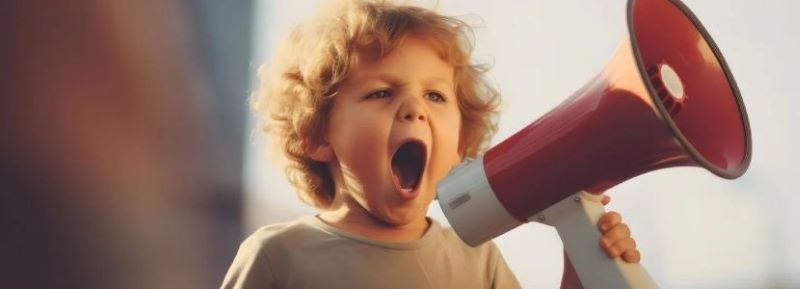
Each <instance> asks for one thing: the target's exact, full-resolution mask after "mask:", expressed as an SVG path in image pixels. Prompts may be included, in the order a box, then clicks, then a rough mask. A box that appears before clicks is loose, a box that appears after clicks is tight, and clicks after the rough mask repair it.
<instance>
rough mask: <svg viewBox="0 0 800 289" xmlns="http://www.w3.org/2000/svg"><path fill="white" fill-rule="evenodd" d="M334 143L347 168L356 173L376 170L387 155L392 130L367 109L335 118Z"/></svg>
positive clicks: (332, 129) (332, 141) (333, 126)
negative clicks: (369, 113)
mask: <svg viewBox="0 0 800 289" xmlns="http://www.w3.org/2000/svg"><path fill="white" fill-rule="evenodd" d="M331 120H332V121H331V126H332V127H331V130H330V135H329V136H330V142H331V146H332V147H333V151H334V154H335V155H336V158H337V160H338V161H339V163H340V165H341V166H342V168H343V169H345V170H347V171H348V172H349V173H352V174H355V175H356V176H362V175H364V174H369V173H370V172H372V173H374V172H376V166H381V165H384V164H381V162H382V161H381V160H382V159H383V158H381V156H383V155H385V154H386V147H387V146H388V144H387V143H386V142H387V140H388V137H387V135H388V132H387V128H386V127H385V125H382V124H381V123H382V122H381V121H380V120H378V119H375V118H373V117H370V116H369V115H365V114H364V113H363V112H361V113H359V114H356V113H352V112H351V113H350V114H348V115H345V116H341V117H337V118H332V119H331Z"/></svg>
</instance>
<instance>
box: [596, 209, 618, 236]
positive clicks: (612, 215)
mask: <svg viewBox="0 0 800 289" xmlns="http://www.w3.org/2000/svg"><path fill="white" fill-rule="evenodd" d="M621 222H622V215H620V214H619V213H617V212H614V211H611V212H608V213H606V214H605V215H603V216H601V217H600V219H599V220H598V221H597V228H598V229H600V232H601V233H605V232H607V231H608V230H609V229H611V228H613V227H614V226H616V225H617V224H619V223H621Z"/></svg>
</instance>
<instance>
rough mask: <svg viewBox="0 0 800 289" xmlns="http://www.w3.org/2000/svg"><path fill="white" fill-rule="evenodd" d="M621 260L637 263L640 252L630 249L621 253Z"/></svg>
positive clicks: (640, 257) (639, 258)
mask: <svg viewBox="0 0 800 289" xmlns="http://www.w3.org/2000/svg"><path fill="white" fill-rule="evenodd" d="M622 260H624V261H625V262H627V263H639V261H641V260H642V254H641V253H639V250H631V251H626V252H625V253H622Z"/></svg>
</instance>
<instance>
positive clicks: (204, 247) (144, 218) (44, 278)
mask: <svg viewBox="0 0 800 289" xmlns="http://www.w3.org/2000/svg"><path fill="white" fill-rule="evenodd" d="M251 6H252V2H251V1H236V3H234V4H230V3H227V4H224V5H223V4H221V3H219V4H218V3H216V2H213V1H210V0H207V1H192V2H189V1H162V0H145V1H100V0H89V1H77V2H75V1H66V2H64V1H43V0H28V1H3V2H2V3H0V19H3V25H0V35H2V39H3V40H2V43H1V44H0V64H2V67H1V68H0V133H2V134H0V284H3V285H2V287H3V288H15V289H27V288H217V287H218V286H219V284H220V282H221V280H222V277H223V275H224V273H225V270H226V269H227V266H228V265H229V263H230V260H231V259H232V257H233V255H234V254H235V252H236V249H237V246H238V244H239V242H240V239H241V238H240V235H241V230H242V229H241V218H242V216H241V215H242V214H241V195H242V185H241V179H242V177H241V170H242V169H241V167H242V147H243V140H244V131H245V129H244V128H245V120H246V118H245V117H244V116H245V114H246V113H247V110H246V103H247V97H248V96H247V87H248V85H249V79H248V75H249V73H248V70H249V67H248V60H249V57H250V45H251V39H250V38H251V36H250V35H251V26H252V25H251V20H252V16H251Z"/></svg>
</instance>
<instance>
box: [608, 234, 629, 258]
mask: <svg viewBox="0 0 800 289" xmlns="http://www.w3.org/2000/svg"><path fill="white" fill-rule="evenodd" d="M604 241H605V242H602V241H601V242H600V248H601V249H603V251H605V253H606V255H607V256H608V257H609V258H616V257H620V255H624V254H625V253H626V252H629V251H636V240H634V239H633V238H625V239H622V240H618V241H616V242H612V243H610V244H609V242H608V241H607V240H604Z"/></svg>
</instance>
